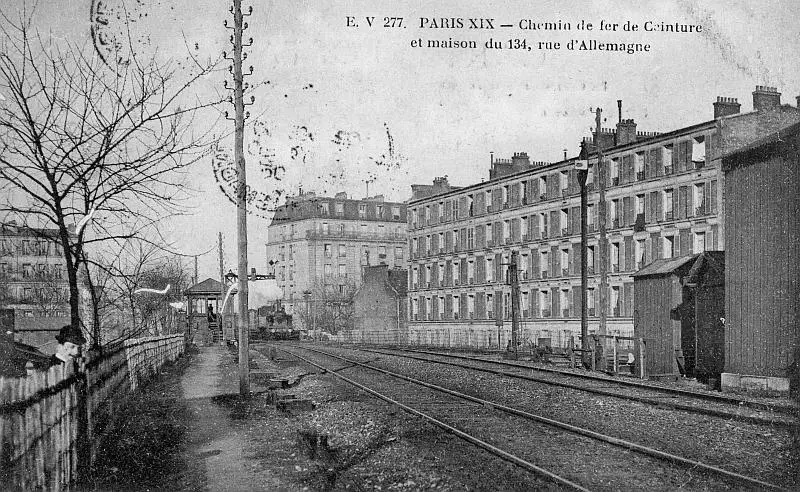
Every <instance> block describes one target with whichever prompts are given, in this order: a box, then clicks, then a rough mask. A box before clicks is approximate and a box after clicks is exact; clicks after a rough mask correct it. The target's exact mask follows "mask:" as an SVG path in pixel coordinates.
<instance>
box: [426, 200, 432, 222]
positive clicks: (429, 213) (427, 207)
mask: <svg viewBox="0 0 800 492" xmlns="http://www.w3.org/2000/svg"><path fill="white" fill-rule="evenodd" d="M430 223H431V206H430V205H425V225H430Z"/></svg>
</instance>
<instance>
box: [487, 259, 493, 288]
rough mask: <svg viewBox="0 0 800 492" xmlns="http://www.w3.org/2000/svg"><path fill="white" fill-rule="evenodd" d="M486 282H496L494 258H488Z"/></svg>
mask: <svg viewBox="0 0 800 492" xmlns="http://www.w3.org/2000/svg"><path fill="white" fill-rule="evenodd" d="M486 282H489V283H491V282H494V260H493V259H492V258H486Z"/></svg>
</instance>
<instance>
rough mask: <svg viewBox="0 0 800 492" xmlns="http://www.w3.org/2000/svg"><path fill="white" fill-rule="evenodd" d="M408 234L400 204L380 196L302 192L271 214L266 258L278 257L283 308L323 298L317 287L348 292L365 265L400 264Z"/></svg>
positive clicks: (292, 309) (289, 309)
mask: <svg viewBox="0 0 800 492" xmlns="http://www.w3.org/2000/svg"><path fill="white" fill-rule="evenodd" d="M406 237H407V236H406V205H405V204H404V203H396V202H387V201H384V199H383V196H381V195H379V196H375V197H369V198H366V199H362V200H354V199H349V198H348V197H347V194H346V193H337V194H336V195H335V196H334V197H321V196H316V195H315V194H314V193H303V194H301V195H298V196H296V197H291V198H289V199H288V200H287V204H286V205H284V206H282V207H280V208H279V209H278V210H277V211H276V212H275V216H274V217H273V219H272V222H271V223H270V225H269V228H268V241H267V245H266V247H267V248H266V259H267V262H269V261H270V260H272V261H277V263H276V264H275V276H276V280H277V282H278V285H279V286H280V287H281V289H283V303H284V306H285V307H286V310H287V313H295V312H296V309H297V307H298V303H300V305H301V306H303V307H304V308H305V306H307V305H310V306H314V305H315V303H317V302H321V301H322V299H317V297H319V296H320V295H321V294H320V293H319V292H318V291H319V290H321V289H324V290H326V291H328V292H333V294H334V295H335V293H336V292H339V293H340V294H342V295H352V294H353V293H354V292H355V288H357V287H358V286H359V285H360V284H361V278H362V268H363V267H365V266H370V265H387V266H388V267H389V268H394V267H401V268H404V267H405V266H406V262H407V260H408V256H407V252H406ZM301 314H302V312H301ZM295 319H298V320H299V321H300V322H301V323H302V320H300V319H299V317H296V318H295Z"/></svg>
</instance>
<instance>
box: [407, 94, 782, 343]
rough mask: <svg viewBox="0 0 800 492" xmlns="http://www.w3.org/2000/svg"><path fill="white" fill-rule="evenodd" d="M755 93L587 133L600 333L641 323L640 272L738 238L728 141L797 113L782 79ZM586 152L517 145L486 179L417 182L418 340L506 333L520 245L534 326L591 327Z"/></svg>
mask: <svg viewBox="0 0 800 492" xmlns="http://www.w3.org/2000/svg"><path fill="white" fill-rule="evenodd" d="M753 104H754V111H753V112H750V113H746V114H740V113H739V109H740V104H739V103H738V101H737V100H736V99H733V98H723V97H720V98H717V102H715V103H714V105H713V106H714V119H711V120H709V121H706V122H703V123H700V124H697V125H693V126H690V127H686V128H681V129H678V130H674V131H671V132H668V133H655V132H641V131H637V129H636V124H635V122H634V121H633V120H629V119H627V120H626V119H622V118H621V115H620V118H619V121H618V123H617V125H616V128H615V129H603V130H602V131H601V132H600V134H599V135H595V137H594V138H593V139H591V140H589V141H586V147H587V154H588V155H583V156H582V157H584V158H586V157H588V163H589V172H588V180H587V187H588V214H587V222H588V230H589V235H588V240H587V249H588V273H589V285H588V295H587V308H588V314H589V331H590V333H606V334H617V335H621V336H632V335H633V315H634V313H633V297H634V290H633V278H632V276H631V275H632V274H633V273H634V272H635V271H637V270H638V269H640V268H641V267H642V266H644V265H646V264H648V263H650V262H652V261H654V260H656V259H661V258H672V257H678V256H681V255H686V254H691V253H697V252H701V251H706V250H723V249H724V248H725V244H724V241H725V240H724V234H723V227H724V224H723V218H722V217H723V215H722V208H723V197H722V193H721V190H722V189H723V188H722V184H721V180H722V178H723V177H722V175H721V171H720V166H721V160H720V156H721V155H722V152H723V142H725V143H728V142H730V141H731V140H736V139H741V140H747V139H755V138H756V137H757V136H758V135H760V134H763V133H764V132H765V131H766V130H768V129H769V128H773V129H774V128H775V127H776V126H780V125H785V124H786V123H787V122H792V121H797V120H798V111H797V108H794V107H791V106H784V105H781V104H780V94H779V93H778V92H777V90H775V89H774V88H769V87H761V86H759V87H757V89H756V91H755V92H754V93H753ZM723 134H724V135H725V138H723V137H722V136H723ZM598 139H599V143H600V144H601V148H602V153H603V161H602V163H603V164H602V165H603V169H600V168H599V167H598V166H597V161H598V159H597V155H598V154H597V152H596V150H597V143H598V142H597V140H598ZM577 161H578V158H577V157H575V158H568V159H565V160H563V161H560V162H556V163H541V162H538V163H531V162H530V160H529V158H528V156H527V154H525V153H518V154H515V155H514V156H513V157H512V158H511V159H507V160H495V159H492V161H491V169H490V174H489V180H488V181H486V182H483V183H479V184H474V185H471V186H468V187H464V188H454V187H451V186H449V184H448V183H447V182H446V180H444V179H442V178H437V179H436V180H435V181H434V184H433V185H432V186H430V185H429V186H420V185H416V186H414V187H412V194H413V196H412V199H411V201H410V202H409V213H408V229H409V262H410V265H409V316H410V324H409V336H410V340H409V341H410V342H412V343H430V344H448V345H470V346H484V347H486V346H498V345H499V346H501V347H502V346H505V344H506V343H507V340H508V339H509V338H510V332H511V326H510V325H511V299H510V296H511V288H510V286H509V285H507V284H506V281H505V280H506V272H507V269H508V264H509V262H510V255H511V252H512V251H518V252H519V258H520V260H519V268H520V276H519V278H520V285H521V295H520V297H521V299H520V305H521V313H520V319H521V325H520V328H521V333H520V336H521V337H522V339H526V338H527V339H530V340H538V339H540V338H545V339H547V338H549V339H550V340H551V341H552V343H553V345H562V346H564V345H566V344H568V343H570V342H571V340H573V339H574V338H573V337H575V336H576V335H579V334H580V316H581V289H580V284H581V278H580V277H581V267H580V243H581V237H580V220H581V211H580V185H579V184H578V180H577V171H576V162H577ZM601 174H602V176H601ZM601 177H602V178H603V179H602V181H601ZM601 198H602V199H603V200H602V202H601ZM601 209H603V210H602V212H603V213H601ZM603 236H605V238H604V237H603ZM574 340H577V339H574Z"/></svg>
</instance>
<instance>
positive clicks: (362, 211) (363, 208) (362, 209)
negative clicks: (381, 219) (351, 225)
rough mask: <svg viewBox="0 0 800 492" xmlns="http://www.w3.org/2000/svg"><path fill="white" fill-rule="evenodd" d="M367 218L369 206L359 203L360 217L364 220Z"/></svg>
mask: <svg viewBox="0 0 800 492" xmlns="http://www.w3.org/2000/svg"><path fill="white" fill-rule="evenodd" d="M366 216H367V204H366V203H359V204H358V217H359V218H361V219H363V218H366Z"/></svg>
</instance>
